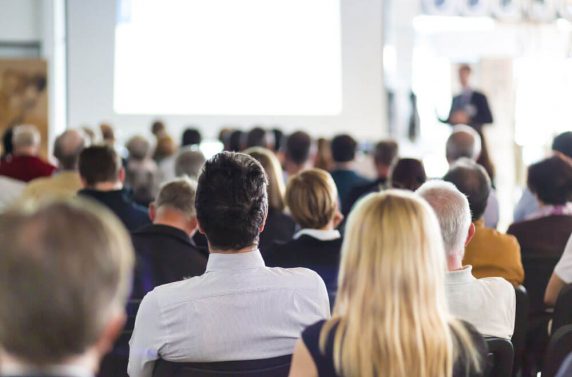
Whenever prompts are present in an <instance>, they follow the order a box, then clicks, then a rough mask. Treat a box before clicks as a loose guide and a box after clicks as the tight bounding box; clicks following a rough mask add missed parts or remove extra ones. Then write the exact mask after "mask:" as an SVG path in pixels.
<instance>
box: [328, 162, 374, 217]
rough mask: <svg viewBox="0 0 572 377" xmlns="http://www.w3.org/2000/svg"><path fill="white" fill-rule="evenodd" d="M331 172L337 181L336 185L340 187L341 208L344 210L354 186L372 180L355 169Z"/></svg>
mask: <svg viewBox="0 0 572 377" xmlns="http://www.w3.org/2000/svg"><path fill="white" fill-rule="evenodd" d="M331 174H332V178H333V179H334V182H335V183H336V187H337V188H338V196H339V198H340V208H342V210H343V209H344V208H346V206H347V201H348V199H349V198H348V196H349V194H350V191H351V190H352V189H353V188H354V187H357V186H363V185H366V184H368V183H370V182H371V181H370V180H369V179H367V178H364V177H362V176H361V175H359V174H357V173H356V172H355V171H353V170H347V169H338V170H334V171H332V173H331Z"/></svg>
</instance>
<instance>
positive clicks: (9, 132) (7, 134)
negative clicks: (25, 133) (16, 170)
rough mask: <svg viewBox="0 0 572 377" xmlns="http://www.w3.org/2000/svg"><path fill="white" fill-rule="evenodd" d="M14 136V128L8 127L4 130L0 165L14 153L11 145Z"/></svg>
mask: <svg viewBox="0 0 572 377" xmlns="http://www.w3.org/2000/svg"><path fill="white" fill-rule="evenodd" d="M13 135H14V128H13V127H9V128H7V129H6V130H4V133H3V134H2V156H1V158H0V163H1V162H3V161H6V160H7V159H8V158H9V157H10V156H12V153H13V152H14V144H12V136H13Z"/></svg>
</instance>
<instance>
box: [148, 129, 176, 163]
mask: <svg viewBox="0 0 572 377" xmlns="http://www.w3.org/2000/svg"><path fill="white" fill-rule="evenodd" d="M175 153H177V145H176V144H175V141H174V140H173V138H172V137H171V136H169V135H163V136H159V138H158V139H157V145H155V150H154V151H153V160H155V162H156V163H157V164H160V163H161V162H162V161H163V160H166V159H167V158H168V157H171V156H173V155H174V154H175Z"/></svg>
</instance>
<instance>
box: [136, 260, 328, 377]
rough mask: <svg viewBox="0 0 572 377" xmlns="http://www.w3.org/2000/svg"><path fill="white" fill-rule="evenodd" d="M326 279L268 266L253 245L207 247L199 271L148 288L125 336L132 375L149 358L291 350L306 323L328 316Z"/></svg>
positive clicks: (142, 376) (259, 355) (226, 357)
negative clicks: (233, 249)
mask: <svg viewBox="0 0 572 377" xmlns="http://www.w3.org/2000/svg"><path fill="white" fill-rule="evenodd" d="M329 316H330V305H329V301H328V293H327V291H326V287H325V285H324V282H323V281H322V279H321V278H320V277H319V275H318V274H316V273H315V272H313V271H310V270H308V269H305V268H294V269H283V268H269V267H266V266H265V265H264V260H263V259H262V256H261V255H260V252H259V251H258V250H256V251H252V252H247V253H239V254H219V253H213V254H210V256H209V261H208V264H207V270H206V272H205V274H204V275H202V276H197V277H193V278H190V279H187V280H183V281H180V282H176V283H171V284H166V285H162V286H159V287H157V288H155V289H154V290H153V291H151V292H150V293H148V294H147V295H146V296H145V298H144V299H143V301H142V302H141V306H140V308H139V312H138V313H137V318H136V321H135V329H134V331H133V335H132V337H131V341H130V354H129V367H128V372H129V376H131V377H148V376H151V374H152V371H153V365H154V362H155V360H157V359H158V358H162V359H164V360H168V361H174V362H209V361H211V362H212V361H233V360H252V359H265V358H271V357H277V356H283V355H288V354H291V353H292V352H293V351H294V345H295V342H296V340H297V339H298V338H299V337H300V334H301V333H302V331H303V330H304V328H305V327H307V326H309V325H311V324H312V323H314V322H316V321H319V320H320V319H324V318H329Z"/></svg>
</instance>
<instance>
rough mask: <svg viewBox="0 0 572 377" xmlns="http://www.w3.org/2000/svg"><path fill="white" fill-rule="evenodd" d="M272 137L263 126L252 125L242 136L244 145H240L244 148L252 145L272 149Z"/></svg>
mask: <svg viewBox="0 0 572 377" xmlns="http://www.w3.org/2000/svg"><path fill="white" fill-rule="evenodd" d="M273 139H274V137H273V135H272V134H269V133H268V132H267V131H266V130H265V129H264V128H262V127H254V128H253V129H251V130H250V131H248V133H247V134H246V136H245V137H244V143H243V144H244V145H243V146H242V149H243V150H244V149H248V148H252V147H262V148H268V149H272V145H273V144H274V141H273Z"/></svg>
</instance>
